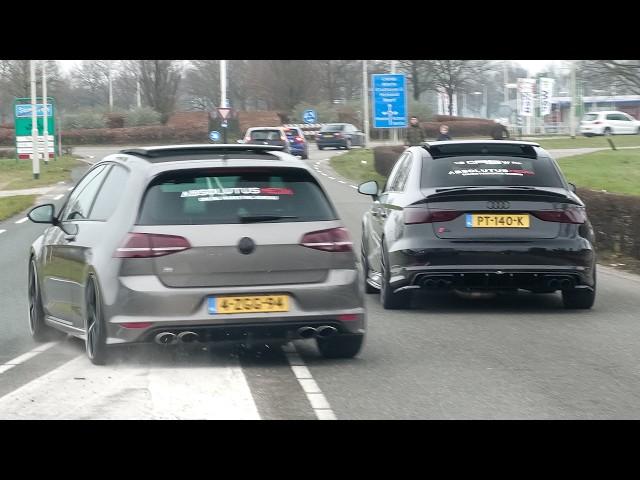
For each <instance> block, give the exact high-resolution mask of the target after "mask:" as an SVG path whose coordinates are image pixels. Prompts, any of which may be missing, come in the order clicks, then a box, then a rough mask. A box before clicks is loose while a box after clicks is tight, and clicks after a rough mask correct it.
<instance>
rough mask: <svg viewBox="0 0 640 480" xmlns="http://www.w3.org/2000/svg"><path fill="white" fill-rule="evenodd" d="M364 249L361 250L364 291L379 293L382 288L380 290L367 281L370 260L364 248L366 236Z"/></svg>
mask: <svg viewBox="0 0 640 480" xmlns="http://www.w3.org/2000/svg"><path fill="white" fill-rule="evenodd" d="M362 245H363V246H362V251H361V254H360V255H361V257H362V271H363V273H364V275H363V277H364V278H363V281H364V293H378V292H379V291H380V290H378V289H377V288H375V287H373V286H371V285H369V282H367V278H368V276H369V261H368V260H367V253H366V252H365V250H364V238H363V239H362Z"/></svg>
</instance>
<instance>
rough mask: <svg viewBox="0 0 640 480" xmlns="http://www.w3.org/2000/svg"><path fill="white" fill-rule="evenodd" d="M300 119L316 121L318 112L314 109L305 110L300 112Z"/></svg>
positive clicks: (305, 121) (309, 121) (306, 121)
mask: <svg viewBox="0 0 640 480" xmlns="http://www.w3.org/2000/svg"><path fill="white" fill-rule="evenodd" d="M302 120H304V123H316V122H317V121H318V114H317V113H316V111H315V110H305V111H304V113H303V114H302Z"/></svg>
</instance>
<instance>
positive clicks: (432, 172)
mask: <svg viewBox="0 0 640 480" xmlns="http://www.w3.org/2000/svg"><path fill="white" fill-rule="evenodd" d="M463 186H465V187H466V186H492V187H493V186H532V187H556V188H563V187H564V185H563V182H562V179H561V178H560V175H559V174H558V172H557V171H556V169H555V167H554V165H553V163H552V160H551V159H549V158H545V157H539V158H534V159H532V158H512V157H489V156H488V157H480V156H474V157H448V158H438V159H435V160H434V159H431V158H429V159H425V160H424V162H423V167H422V187H423V188H431V187H463Z"/></svg>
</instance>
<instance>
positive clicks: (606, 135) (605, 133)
mask: <svg viewBox="0 0 640 480" xmlns="http://www.w3.org/2000/svg"><path fill="white" fill-rule="evenodd" d="M602 135H604V136H605V137H609V136H611V135H613V132H612V131H611V129H610V128H609V127H607V128H605V129H604V131H603V132H602Z"/></svg>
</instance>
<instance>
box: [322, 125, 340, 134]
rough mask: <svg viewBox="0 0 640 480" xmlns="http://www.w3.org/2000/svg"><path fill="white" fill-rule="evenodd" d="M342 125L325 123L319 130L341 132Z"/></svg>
mask: <svg viewBox="0 0 640 480" xmlns="http://www.w3.org/2000/svg"><path fill="white" fill-rule="evenodd" d="M344 127H345V126H344V125H325V126H324V127H322V129H321V130H320V131H321V132H341V131H342V130H344Z"/></svg>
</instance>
